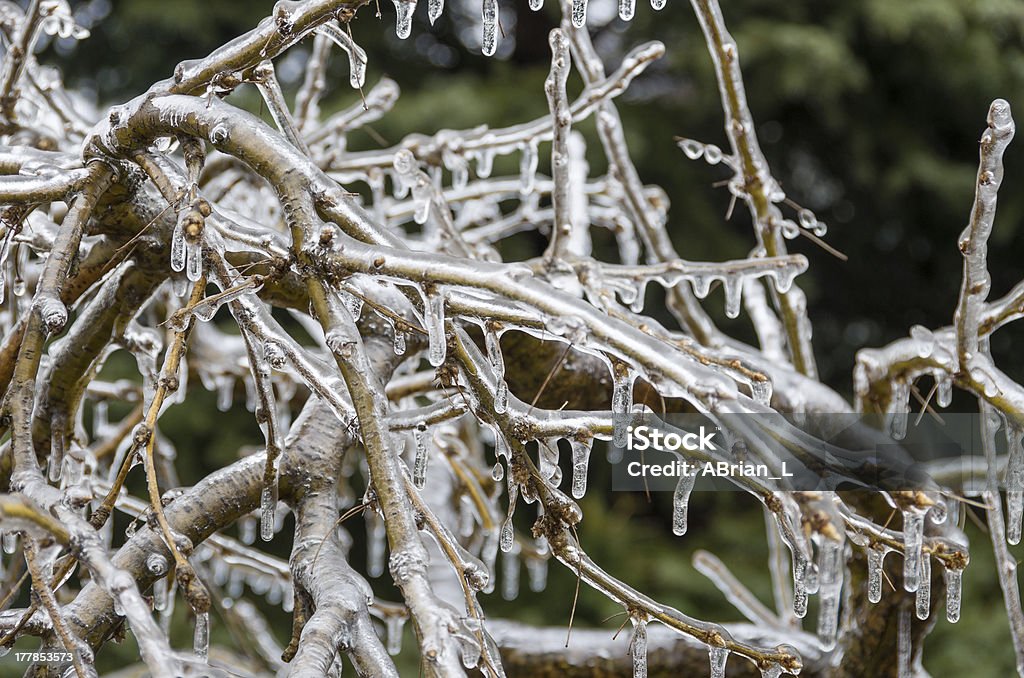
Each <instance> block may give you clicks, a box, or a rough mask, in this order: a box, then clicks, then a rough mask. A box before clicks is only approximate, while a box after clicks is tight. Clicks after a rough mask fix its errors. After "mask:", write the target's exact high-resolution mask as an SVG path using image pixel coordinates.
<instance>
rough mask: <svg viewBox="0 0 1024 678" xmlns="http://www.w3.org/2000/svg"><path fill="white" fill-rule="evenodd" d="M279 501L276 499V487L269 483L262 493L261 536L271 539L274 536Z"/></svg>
mask: <svg viewBox="0 0 1024 678" xmlns="http://www.w3.org/2000/svg"><path fill="white" fill-rule="evenodd" d="M276 509H277V501H276V500H275V499H274V488H273V487H270V486H269V485H268V486H266V487H264V488H263V491H262V492H261V493H260V538H261V539H263V541H271V540H272V539H273V538H274V523H275V522H276V521H275V515H274V511H275V510H276Z"/></svg>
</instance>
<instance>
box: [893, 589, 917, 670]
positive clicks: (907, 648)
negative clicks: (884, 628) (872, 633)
mask: <svg viewBox="0 0 1024 678" xmlns="http://www.w3.org/2000/svg"><path fill="white" fill-rule="evenodd" d="M912 652H913V643H912V642H911V637H910V606H909V605H905V604H904V605H900V611H899V622H898V629H897V632H896V666H897V667H898V669H897V670H898V671H899V678H912V677H913V675H914V673H913V670H912V669H911V665H910V659H911V653H912Z"/></svg>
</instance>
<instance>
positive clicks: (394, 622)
mask: <svg viewBox="0 0 1024 678" xmlns="http://www.w3.org/2000/svg"><path fill="white" fill-rule="evenodd" d="M384 625H385V626H386V627H387V628H386V636H387V639H386V640H387V650H388V654H389V655H391V656H392V657H394V656H396V655H397V654H398V653H400V652H401V651H402V630H403V629H404V628H405V616H404V615H401V614H393V615H389V616H388V618H387V621H385V622H384Z"/></svg>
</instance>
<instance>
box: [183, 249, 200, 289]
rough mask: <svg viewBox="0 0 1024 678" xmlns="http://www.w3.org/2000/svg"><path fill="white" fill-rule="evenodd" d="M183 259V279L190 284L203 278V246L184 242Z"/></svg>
mask: <svg viewBox="0 0 1024 678" xmlns="http://www.w3.org/2000/svg"><path fill="white" fill-rule="evenodd" d="M185 258H186V259H185V277H186V278H188V279H189V280H191V281H192V282H198V281H199V279H200V278H202V277H203V244H202V243H201V242H190V241H189V242H186V244H185Z"/></svg>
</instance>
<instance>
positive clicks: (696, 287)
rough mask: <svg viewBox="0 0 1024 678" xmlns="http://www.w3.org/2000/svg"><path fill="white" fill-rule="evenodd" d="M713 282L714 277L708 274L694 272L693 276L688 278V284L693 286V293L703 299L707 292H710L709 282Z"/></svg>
mask: <svg viewBox="0 0 1024 678" xmlns="http://www.w3.org/2000/svg"><path fill="white" fill-rule="evenodd" d="M713 282H714V279H713V278H712V277H711V276H708V275H700V274H694V276H693V277H692V278H690V285H692V286H693V294H694V295H695V296H696V297H697V298H698V299H703V298H704V297H706V296H708V293H709V292H711V283H713Z"/></svg>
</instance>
